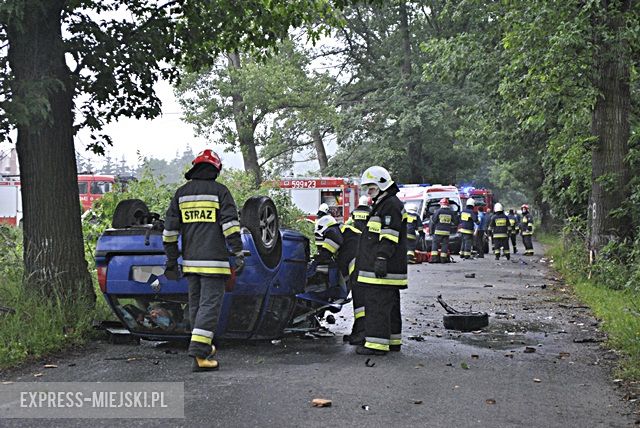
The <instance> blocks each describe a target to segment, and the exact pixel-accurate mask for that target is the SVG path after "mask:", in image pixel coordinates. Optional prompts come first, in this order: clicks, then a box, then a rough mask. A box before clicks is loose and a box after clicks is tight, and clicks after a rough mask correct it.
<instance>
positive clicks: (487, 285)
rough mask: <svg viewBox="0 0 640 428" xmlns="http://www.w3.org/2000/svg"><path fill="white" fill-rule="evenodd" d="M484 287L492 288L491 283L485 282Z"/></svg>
mask: <svg viewBox="0 0 640 428" xmlns="http://www.w3.org/2000/svg"><path fill="white" fill-rule="evenodd" d="M484 288H493V285H491V284H485V285H484Z"/></svg>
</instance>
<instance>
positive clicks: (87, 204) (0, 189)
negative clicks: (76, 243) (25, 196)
mask: <svg viewBox="0 0 640 428" xmlns="http://www.w3.org/2000/svg"><path fill="white" fill-rule="evenodd" d="M115 182H116V177H115V176H113V175H93V174H80V175H78V193H79V194H80V203H81V204H82V210H83V211H87V210H88V209H89V208H91V206H92V205H93V203H94V202H95V201H97V200H98V199H100V198H102V196H104V194H105V193H107V192H110V191H112V190H113V187H114V185H115ZM21 221H22V195H21V193H20V181H18V176H12V175H11V176H8V175H5V176H2V177H0V224H7V225H11V226H19V225H20V223H21Z"/></svg>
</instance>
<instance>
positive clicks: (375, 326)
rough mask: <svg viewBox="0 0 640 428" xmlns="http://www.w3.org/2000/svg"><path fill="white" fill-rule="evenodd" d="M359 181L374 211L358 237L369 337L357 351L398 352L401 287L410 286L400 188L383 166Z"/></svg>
mask: <svg viewBox="0 0 640 428" xmlns="http://www.w3.org/2000/svg"><path fill="white" fill-rule="evenodd" d="M360 182H361V184H362V186H363V188H364V189H366V192H367V194H368V195H369V197H371V200H372V202H373V205H372V206H371V215H370V216H369V220H368V221H367V226H366V229H365V230H364V232H363V234H362V237H361V239H360V247H359V249H358V257H357V259H356V270H357V271H358V285H360V286H362V287H363V288H364V290H365V293H364V294H365V309H366V315H367V316H366V318H365V335H364V336H365V337H364V341H363V343H362V345H361V346H359V347H358V349H357V350H356V352H357V353H358V354H361V355H384V354H386V353H387V352H388V351H390V350H391V351H400V346H401V344H402V318H401V316H400V290H401V289H404V288H407V284H408V280H407V222H406V218H405V217H404V215H403V209H404V206H403V204H402V202H401V201H400V199H398V197H397V193H398V192H399V191H400V189H399V188H398V186H397V185H396V184H395V183H394V182H393V180H392V179H391V175H390V174H389V172H388V171H387V170H386V169H384V168H383V167H381V166H372V167H370V168H367V169H366V170H365V171H364V173H363V174H362V179H361V181H360Z"/></svg>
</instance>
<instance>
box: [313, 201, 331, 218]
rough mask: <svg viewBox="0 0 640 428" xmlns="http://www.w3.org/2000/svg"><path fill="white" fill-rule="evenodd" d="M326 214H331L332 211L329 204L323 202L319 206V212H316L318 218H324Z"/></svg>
mask: <svg viewBox="0 0 640 428" xmlns="http://www.w3.org/2000/svg"><path fill="white" fill-rule="evenodd" d="M326 215H330V213H329V205H327V204H325V203H324V202H323V203H321V204H320V206H319V207H318V212H317V213H316V218H322V217H324V216H326Z"/></svg>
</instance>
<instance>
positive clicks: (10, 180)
mask: <svg viewBox="0 0 640 428" xmlns="http://www.w3.org/2000/svg"><path fill="white" fill-rule="evenodd" d="M21 222H22V197H21V195H20V181H18V180H17V177H16V176H3V177H1V178H0V224H6V225H10V226H19V225H20V223H21Z"/></svg>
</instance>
